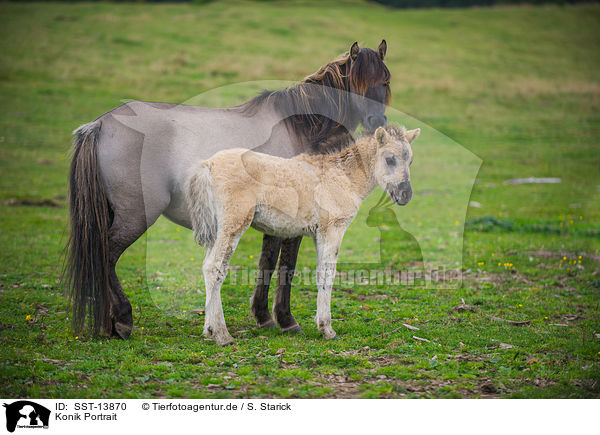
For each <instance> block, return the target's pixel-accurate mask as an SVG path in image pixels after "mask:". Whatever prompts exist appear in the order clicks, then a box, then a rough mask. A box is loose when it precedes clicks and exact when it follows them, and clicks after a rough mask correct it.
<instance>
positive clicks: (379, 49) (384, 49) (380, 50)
mask: <svg viewBox="0 0 600 435" xmlns="http://www.w3.org/2000/svg"><path fill="white" fill-rule="evenodd" d="M377 53H379V57H380V58H381V60H383V58H384V57H385V53H387V42H385V39H382V40H381V43H380V44H379V47H377Z"/></svg>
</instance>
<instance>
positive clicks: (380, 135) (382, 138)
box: [375, 127, 388, 145]
mask: <svg viewBox="0 0 600 435" xmlns="http://www.w3.org/2000/svg"><path fill="white" fill-rule="evenodd" d="M375 139H376V140H377V143H378V144H379V145H384V144H385V143H387V142H388V134H387V131H385V128H383V127H378V128H377V130H375Z"/></svg>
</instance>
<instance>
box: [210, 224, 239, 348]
mask: <svg viewBox="0 0 600 435" xmlns="http://www.w3.org/2000/svg"><path fill="white" fill-rule="evenodd" d="M240 237H241V236H240ZM238 241H239V237H233V236H226V235H221V234H219V235H218V236H217V239H216V240H215V244H214V246H213V247H211V248H210V249H209V250H208V252H207V254H206V257H205V258H204V262H203V263H202V272H203V273H204V282H205V285H206V305H205V307H204V311H205V320H204V336H205V337H209V338H214V339H215V341H216V342H217V344H219V345H221V346H227V345H229V344H232V343H233V341H234V340H233V337H232V336H231V335H230V334H229V331H228V330H227V325H226V324H225V314H224V313H223V304H222V302H221V286H222V285H223V281H225V277H226V276H227V269H228V267H229V261H230V260H231V256H232V255H233V253H234V251H235V248H236V246H237V242H238Z"/></svg>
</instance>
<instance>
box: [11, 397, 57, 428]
mask: <svg viewBox="0 0 600 435" xmlns="http://www.w3.org/2000/svg"><path fill="white" fill-rule="evenodd" d="M4 407H5V408H6V430H8V431H9V432H14V431H15V429H16V428H17V427H19V428H29V429H35V428H44V429H47V428H48V423H49V421H50V410H49V409H48V408H46V407H44V406H42V405H38V404H37V403H35V402H31V401H29V400H19V401H17V402H13V403H11V404H6V403H5V404H4Z"/></svg>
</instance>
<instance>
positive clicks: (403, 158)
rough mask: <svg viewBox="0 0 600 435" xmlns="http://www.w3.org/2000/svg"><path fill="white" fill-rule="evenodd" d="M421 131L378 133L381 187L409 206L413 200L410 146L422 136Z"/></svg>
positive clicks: (396, 129) (380, 130)
mask: <svg viewBox="0 0 600 435" xmlns="http://www.w3.org/2000/svg"><path fill="white" fill-rule="evenodd" d="M420 133H421V129H419V128H417V129H415V130H408V131H406V129H405V128H404V127H387V128H383V127H379V128H378V129H377V130H376V131H375V135H374V137H375V141H376V142H377V157H376V160H375V172H374V174H375V179H376V180H377V184H379V185H380V186H381V188H382V189H384V190H385V191H386V192H387V194H388V195H389V196H390V197H391V198H392V199H393V200H394V202H395V203H396V204H398V205H406V204H408V202H409V201H410V200H411V199H412V187H411V186H410V164H411V163H412V149H411V147H410V144H411V143H412V142H413V141H414V140H415V139H416V138H417V137H419V134H420Z"/></svg>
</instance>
